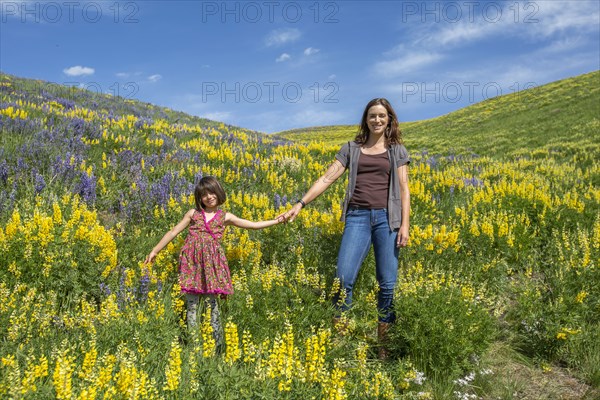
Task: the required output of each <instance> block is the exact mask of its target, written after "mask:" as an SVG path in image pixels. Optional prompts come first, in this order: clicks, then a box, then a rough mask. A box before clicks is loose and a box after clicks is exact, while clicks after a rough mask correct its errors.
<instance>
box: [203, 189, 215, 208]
mask: <svg viewBox="0 0 600 400" xmlns="http://www.w3.org/2000/svg"><path fill="white" fill-rule="evenodd" d="M200 200H202V204H204V207H206V208H214V207H216V206H217V205H218V204H217V203H218V202H219V199H218V198H217V195H216V194H214V193H213V192H209V191H206V192H204V193H203V194H202V196H201V197H200Z"/></svg>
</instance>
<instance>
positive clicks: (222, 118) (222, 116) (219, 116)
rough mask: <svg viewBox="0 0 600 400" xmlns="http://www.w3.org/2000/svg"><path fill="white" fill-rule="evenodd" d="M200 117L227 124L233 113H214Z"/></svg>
mask: <svg viewBox="0 0 600 400" xmlns="http://www.w3.org/2000/svg"><path fill="white" fill-rule="evenodd" d="M200 117H201V118H206V119H210V120H213V121H219V122H226V121H227V120H228V119H229V118H230V117H231V111H214V112H209V113H203V114H201V115H200Z"/></svg>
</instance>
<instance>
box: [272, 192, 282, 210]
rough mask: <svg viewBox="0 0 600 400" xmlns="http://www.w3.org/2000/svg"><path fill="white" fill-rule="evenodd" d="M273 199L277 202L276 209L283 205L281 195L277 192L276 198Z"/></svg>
mask: <svg viewBox="0 0 600 400" xmlns="http://www.w3.org/2000/svg"><path fill="white" fill-rule="evenodd" d="M273 200H274V202H275V205H274V207H275V210H279V207H281V197H280V196H279V195H278V194H277V193H275V198H274V199H273Z"/></svg>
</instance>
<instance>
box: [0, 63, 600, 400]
mask: <svg viewBox="0 0 600 400" xmlns="http://www.w3.org/2000/svg"><path fill="white" fill-rule="evenodd" d="M598 78H599V73H598V72H594V73H592V74H587V75H583V76H580V77H576V78H573V79H567V80H564V81H560V82H556V83H553V84H549V85H546V86H544V87H540V88H536V89H532V90H531V91H528V92H525V93H521V94H519V95H511V96H504V97H500V98H497V99H490V100H488V101H486V102H483V103H480V104H476V105H473V106H471V107H468V108H465V109H463V110H459V111H457V112H454V113H452V114H449V115H446V116H442V117H439V118H435V119H432V120H428V121H420V122H413V123H407V124H403V126H402V129H403V131H404V133H405V135H406V137H405V138H406V143H407V147H408V149H409V151H410V153H411V165H410V181H409V187H410V210H411V213H410V240H409V243H408V246H407V247H404V248H402V249H401V250H400V251H401V253H400V260H399V265H398V271H399V274H398V282H397V290H396V292H395V297H394V309H395V311H396V313H397V315H398V319H397V322H396V323H395V324H393V325H392V327H391V328H390V331H389V335H390V341H389V342H387V343H386V346H388V347H389V349H390V350H391V357H390V358H389V359H388V360H385V361H383V360H379V359H378V358H377V353H378V349H379V348H380V346H381V343H380V342H379V341H378V339H377V319H378V318H377V317H378V315H377V301H378V299H377V298H378V284H377V280H376V267H375V257H374V255H373V253H372V252H371V253H369V254H368V255H367V258H366V260H365V262H364V264H363V267H362V270H361V272H360V274H359V275H358V279H357V282H356V285H355V290H354V292H353V293H354V294H353V307H352V308H351V309H350V310H349V311H348V312H346V313H344V315H343V318H342V320H341V321H342V324H341V326H340V325H337V326H334V325H333V323H332V320H333V317H334V316H335V315H336V312H335V310H334V307H333V302H334V301H335V299H336V298H337V293H338V290H339V281H335V280H334V276H335V268H336V261H337V253H338V249H339V245H340V238H341V236H342V232H343V229H344V226H343V223H342V222H340V218H339V217H340V213H341V209H340V202H341V200H342V199H343V196H344V193H345V188H346V185H345V179H346V177H347V175H346V176H344V177H343V178H342V179H339V180H337V181H336V182H335V183H333V184H332V185H331V186H330V187H329V189H327V191H325V192H324V193H323V194H322V195H321V196H319V197H318V198H317V199H315V200H314V201H312V202H310V203H309V204H308V205H307V207H306V208H305V209H303V211H302V212H301V213H300V214H299V215H298V218H296V220H295V221H291V222H289V223H287V224H280V225H277V226H271V227H270V228H267V229H264V230H246V229H241V228H235V227H229V228H228V229H227V230H226V231H225V233H224V235H223V236H222V238H221V240H220V242H221V244H222V247H223V250H224V252H225V253H226V257H227V262H228V265H229V268H230V271H231V278H232V284H233V286H234V293H233V295H230V296H227V300H226V301H225V299H219V303H220V305H221V306H222V307H220V308H221V312H222V314H221V317H222V325H223V328H224V329H223V331H224V332H223V333H224V342H223V343H222V344H221V345H217V343H216V341H215V339H216V338H217V336H218V335H214V334H213V333H214V332H213V325H212V324H211V323H210V320H211V317H210V315H209V312H208V308H206V307H207V305H206V304H205V305H204V310H203V312H202V314H203V315H198V320H199V322H200V321H201V326H198V327H196V328H193V329H188V328H187V327H186V325H187V321H186V309H185V308H186V304H185V297H184V296H183V295H182V293H181V288H180V283H179V253H180V250H181V248H182V246H183V245H184V236H185V235H187V232H186V233H182V234H181V235H179V236H178V237H177V238H176V239H175V240H173V241H172V242H171V243H170V244H169V245H168V246H166V247H165V248H164V249H163V251H161V252H160V254H159V256H158V257H157V258H156V261H155V262H154V263H151V264H146V263H144V260H145V258H146V256H147V255H148V253H149V252H150V250H151V249H152V248H153V247H154V246H155V245H156V243H157V241H158V240H160V238H161V237H163V235H165V232H168V231H169V230H170V229H172V228H173V227H174V226H175V225H176V224H177V223H178V222H179V221H181V218H182V216H183V215H184V214H185V213H186V211H188V210H190V208H192V207H194V206H195V203H194V190H195V186H196V183H197V182H198V181H199V179H200V178H201V177H203V176H207V175H212V176H215V177H216V178H217V179H219V180H220V181H221V182H222V183H223V186H224V188H225V190H226V192H227V201H226V202H225V203H224V204H223V210H224V211H228V212H231V213H233V214H235V215H237V216H240V217H242V218H245V219H250V220H255V221H256V220H269V219H274V218H275V217H276V216H277V215H280V214H281V213H283V212H284V211H286V210H289V209H290V207H291V206H292V204H293V203H294V201H295V199H298V198H300V197H301V196H302V195H303V194H304V193H306V190H307V189H308V188H309V187H310V185H311V184H312V183H313V182H315V181H316V180H317V179H319V178H320V177H321V176H322V175H323V173H324V171H326V170H327V168H328V166H329V165H330V163H331V160H332V159H333V157H334V156H335V154H336V152H337V151H338V149H339V143H342V142H345V141H347V140H350V139H352V138H353V136H354V133H353V132H352V129H353V128H352V127H344V126H338V127H318V128H313V129H310V130H297V131H291V132H285V133H282V135H281V136H279V135H266V134H262V133H259V132H255V131H251V130H247V129H243V128H239V127H234V126H230V125H226V124H223V123H220V122H216V121H209V120H206V119H202V118H198V117H194V116H190V115H187V114H184V113H181V112H177V111H174V110H170V109H167V108H164V107H159V106H156V105H152V104H148V103H143V102H139V101H135V100H129V99H124V98H122V97H114V96H108V95H103V94H98V93H93V92H90V91H85V90H80V89H76V88H70V87H64V86H59V85H55V84H48V83H46V82H41V81H35V80H28V79H22V78H17V77H12V76H9V75H4V74H0V337H2V338H3V340H2V341H0V360H1V362H0V398H14V399H32V398H35V399H56V398H59V399H60V398H62V399H75V398H77V399H85V398H88V399H98V398H116V399H128V398H138V399H206V400H229V399H238V398H239V399H289V400H296V399H298V400H300V399H326V400H342V399H348V400H354V399H361V400H362V399H367V400H381V399H386V400H438V399H441V400H446V399H475V398H477V399H485V400H491V399H503V400H517V399H519V400H521V399H557V400H558V399H573V400H574V399H589V400H591V399H598V398H600V391H599V390H598V388H599V387H600V322H599V321H600V265H599V264H598V260H600V157H599V148H598V145H599V144H598V131H599V128H600V122H599V117H600V113H599V111H600V110H599V109H598V107H599V101H598V100H599V98H600V92H599V85H598ZM398 111H399V112H400V114H402V112H401V111H402V110H398ZM288 139H293V141H290V140H288ZM324 140H325V141H326V142H328V143H329V144H330V145H326V144H324V143H323V141H324ZM202 303H204V302H202Z"/></svg>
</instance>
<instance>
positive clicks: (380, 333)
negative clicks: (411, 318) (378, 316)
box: [377, 322, 392, 360]
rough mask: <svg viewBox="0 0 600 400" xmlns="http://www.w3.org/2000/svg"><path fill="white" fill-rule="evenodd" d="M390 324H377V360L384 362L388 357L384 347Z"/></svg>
mask: <svg viewBox="0 0 600 400" xmlns="http://www.w3.org/2000/svg"><path fill="white" fill-rule="evenodd" d="M390 326H392V324H391V323H388V322H379V323H378V324H377V341H378V342H379V352H378V358H379V359H380V360H386V359H387V358H388V356H389V350H388V349H387V347H386V345H387V342H388V331H389V330H390Z"/></svg>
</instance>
